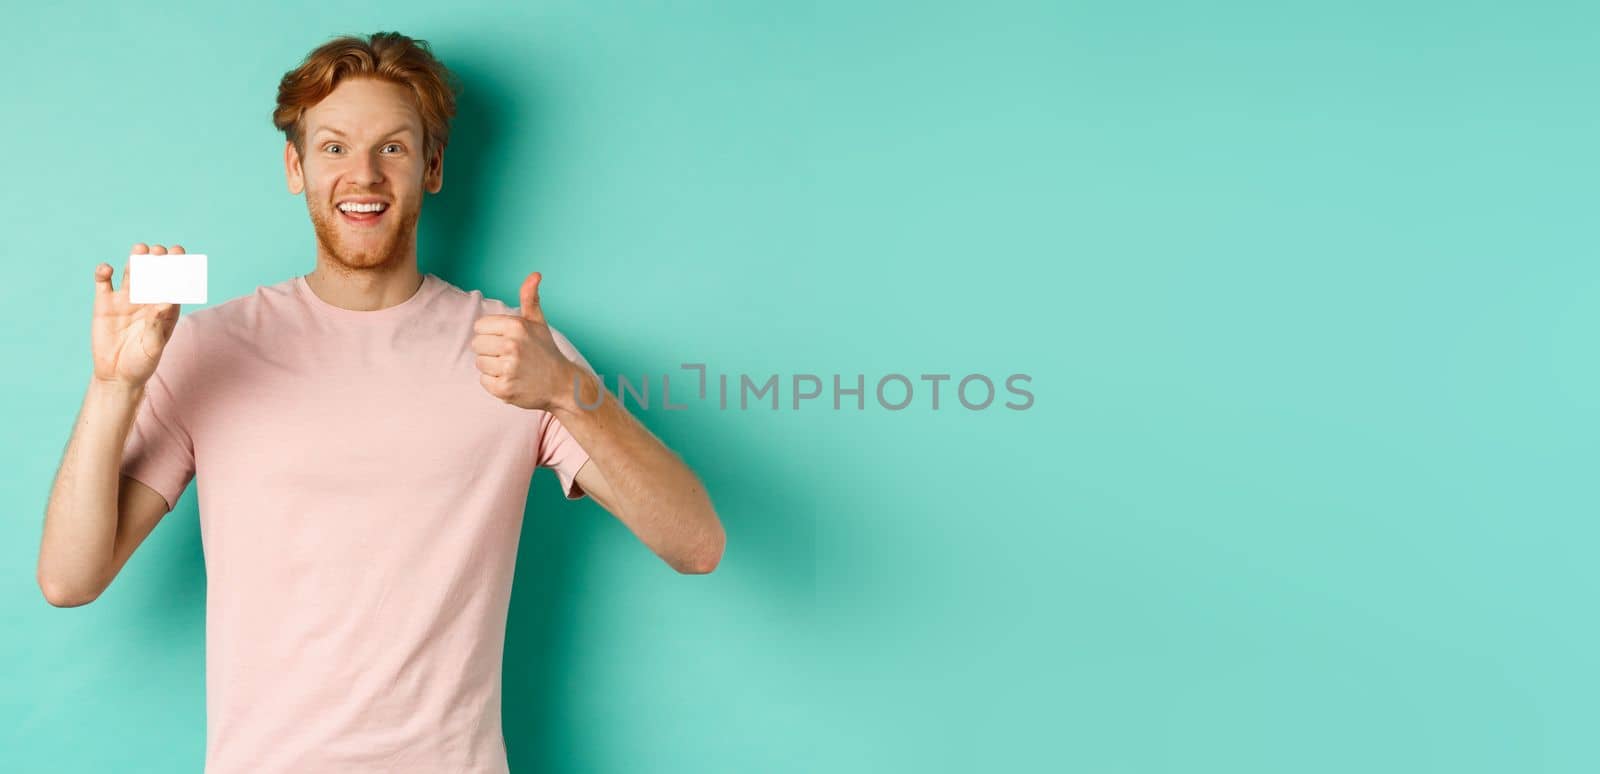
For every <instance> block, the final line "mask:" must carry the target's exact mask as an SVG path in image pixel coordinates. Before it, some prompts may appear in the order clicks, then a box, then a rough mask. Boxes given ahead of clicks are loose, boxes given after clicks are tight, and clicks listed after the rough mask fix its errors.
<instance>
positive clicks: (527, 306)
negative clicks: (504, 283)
mask: <svg viewBox="0 0 1600 774" xmlns="http://www.w3.org/2000/svg"><path fill="white" fill-rule="evenodd" d="M541 279H543V276H542V275H540V273H539V272H533V273H532V274H529V275H528V278H527V279H525V280H523V281H522V292H521V296H522V309H521V312H522V314H520V315H512V314H491V315H485V316H483V317H479V318H478V320H477V322H474V323H473V324H472V331H473V333H474V334H476V335H474V336H473V337H472V351H473V352H476V353H477V354H478V358H477V365H478V370H479V371H480V372H481V373H480V374H479V375H478V382H479V383H480V384H482V385H483V388H484V389H485V390H488V391H489V394H490V395H493V396H495V397H496V398H499V399H500V400H503V401H505V402H507V403H510V404H512V405H514V406H519V407H521V408H525V409H539V410H543V411H548V410H550V409H551V408H552V407H553V406H555V404H556V403H557V402H559V399H560V398H561V396H562V394H563V392H564V391H571V390H572V370H571V369H573V368H575V367H576V366H574V365H573V363H572V361H570V360H568V359H567V356H566V355H564V354H562V353H561V350H560V349H558V348H556V342H555V339H554V338H552V337H551V336H550V328H549V326H548V325H547V324H546V323H545V320H544V310H543V309H541V308H540V307H539V282H540V280H541Z"/></svg>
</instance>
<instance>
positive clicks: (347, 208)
mask: <svg viewBox="0 0 1600 774" xmlns="http://www.w3.org/2000/svg"><path fill="white" fill-rule="evenodd" d="M388 208H389V205H387V204H384V203H383V202H373V203H371V204H356V203H355V202H342V203H340V204H339V209H340V210H341V211H343V212H383V211H384V210H386V209H388Z"/></svg>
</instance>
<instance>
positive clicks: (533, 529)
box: [417, 46, 823, 772]
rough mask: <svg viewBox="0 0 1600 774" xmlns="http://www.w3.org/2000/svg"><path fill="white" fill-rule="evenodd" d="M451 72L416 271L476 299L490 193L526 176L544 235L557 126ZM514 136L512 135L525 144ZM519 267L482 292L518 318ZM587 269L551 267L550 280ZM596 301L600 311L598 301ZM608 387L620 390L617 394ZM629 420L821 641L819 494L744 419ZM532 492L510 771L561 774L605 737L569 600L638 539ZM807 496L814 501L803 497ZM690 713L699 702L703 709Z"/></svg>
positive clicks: (528, 102)
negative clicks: (700, 494)
mask: <svg viewBox="0 0 1600 774" xmlns="http://www.w3.org/2000/svg"><path fill="white" fill-rule="evenodd" d="M462 48H464V49H465V48H467V47H465V46H463V47H462ZM468 50H470V49H468ZM450 67H451V69H452V70H453V71H454V72H455V73H456V75H457V76H458V77H459V78H460V79H461V84H462V89H461V93H460V94H459V95H458V97H457V103H456V119H455V122H454V123H453V125H452V128H451V138H450V145H449V147H448V148H447V149H446V151H445V175H444V187H443V188H442V189H441V190H440V192H439V194H437V195H434V196H432V197H430V199H429V200H428V202H427V204H425V205H424V207H425V209H424V214H423V219H422V223H423V224H424V225H422V226H420V231H419V234H418V237H417V239H418V258H419V261H420V262H421V263H422V270H423V271H431V272H433V273H434V274H437V275H439V276H440V277H442V278H444V279H446V280H449V281H451V282H453V283H455V284H456V285H457V286H459V287H463V288H467V289H471V288H470V287H469V285H468V284H466V283H463V282H461V281H457V279H456V278H458V277H471V276H478V275H479V272H480V270H481V269H483V268H484V267H482V266H475V265H472V264H471V261H473V259H474V257H475V256H482V255H485V254H487V249H486V248H485V246H484V245H483V238H482V235H483V234H485V233H487V232H488V228H487V226H488V225H489V224H487V223H485V222H484V220H483V219H484V216H485V214H486V213H487V214H490V215H492V214H493V213H496V212H499V211H501V210H500V209H499V208H497V207H495V206H494V204H495V203H494V202H491V201H487V199H486V197H487V193H486V192H487V191H489V190H493V188H494V186H493V185H491V183H498V182H502V181H498V180H496V178H498V177H499V176H502V175H513V176H516V178H517V190H518V191H519V192H520V195H521V196H522V197H524V201H525V202H526V209H525V210H519V215H518V218H519V219H523V218H526V219H525V220H523V222H521V223H519V224H517V225H518V226H519V227H521V228H526V229H528V230H529V231H530V232H531V233H532V234H534V235H535V236H537V235H538V234H539V233H540V232H541V231H542V229H541V227H540V225H539V223H538V221H539V219H540V216H541V213H543V212H546V211H548V208H545V207H542V206H540V205H541V204H542V202H543V201H544V200H546V199H547V198H548V197H551V196H558V195H560V192H558V191H553V190H550V189H548V187H547V184H546V181H545V180H544V179H543V176H542V174H541V173H542V171H543V170H542V164H541V163H540V162H541V160H542V159H543V158H544V157H545V154H546V150H547V148H548V147H550V145H551V143H550V142H548V140H547V139H546V138H547V137H548V131H549V127H550V125H551V124H550V122H549V121H548V120H547V115H548V112H547V111H548V110H549V106H548V105H545V104H542V103H541V101H540V92H539V90H538V88H537V82H536V81H534V80H533V79H532V78H531V77H530V76H529V75H528V74H525V73H519V74H518V76H517V79H516V80H517V82H518V85H517V87H516V88H515V89H509V88H504V87H503V86H502V80H501V78H500V76H499V73H503V72H505V70H506V67H507V65H503V64H499V63H495V62H491V61H488V60H485V59H483V58H481V57H479V58H474V57H472V56H471V55H470V54H469V55H467V56H452V58H451V60H450ZM506 127H515V132H514V133H512V132H509V131H507V129H506ZM508 143H515V144H517V145H518V146H519V147H518V148H517V149H516V150H517V153H516V154H511V153H508V151H509V150H510V148H509V147H508V146H507V144H508ZM522 146H526V147H522ZM513 156H514V157H515V158H519V159H532V160H533V161H532V162H531V163H530V164H528V165H527V166H526V167H521V168H518V169H515V170H512V169H507V168H505V167H504V166H500V165H497V163H498V162H497V161H496V160H497V159H504V158H509V157H513ZM521 213H526V215H524V214H521ZM530 253H531V254H537V253H538V250H537V249H533V250H531V251H530ZM513 265H514V267H515V268H516V270H517V271H516V273H515V276H512V277H509V278H507V279H506V281H505V282H504V283H496V285H495V287H500V286H504V287H506V288H507V289H508V291H509V293H510V295H498V294H497V291H494V290H489V289H486V290H484V293H485V295H488V296H493V297H499V298H500V299H501V300H502V301H505V302H506V303H508V304H510V305H512V306H516V305H517V304H518V299H517V298H516V297H515V293H516V288H517V287H519V286H520V284H521V280H522V279H523V277H524V276H526V275H525V273H524V272H525V271H531V270H532V269H533V268H534V267H523V266H521V265H517V264H515V263H513ZM581 269H582V267H581V266H567V267H558V266H552V267H551V270H552V271H556V270H570V271H579V270H581ZM588 301H589V302H590V303H598V302H599V299H588ZM574 323H575V321H568V322H565V323H560V324H558V325H557V327H559V328H561V329H562V330H563V331H564V332H566V333H567V334H568V335H569V336H570V337H571V338H572V340H573V342H574V343H575V344H576V345H577V346H578V347H579V348H580V349H581V350H582V351H583V353H584V356H585V357H586V358H587V359H588V360H589V362H590V363H591V364H592V365H593V366H594V368H595V370H596V371H598V372H599V373H601V374H614V373H615V372H616V371H617V370H619V368H620V366H618V365H611V366H608V365H606V364H616V363H617V360H618V359H617V358H616V357H615V356H614V352H615V349H616V348H615V347H613V346H611V345H610V344H609V343H608V342H606V341H604V340H602V338H601V337H599V336H598V335H595V334H594V333H593V332H591V331H587V330H584V329H583V328H582V327H581V326H578V325H575V324H574ZM608 383H609V384H610V385H611V386H612V387H614V386H615V382H614V381H609V382H608ZM631 410H633V411H634V415H635V416H638V417H640V418H641V419H642V420H645V422H646V424H648V425H650V426H651V429H652V431H653V432H655V433H656V435H657V436H658V437H660V438H661V440H662V442H663V443H665V444H667V445H668V446H669V447H671V448H672V449H674V450H675V451H677V452H678V453H679V454H680V455H682V456H683V457H684V459H685V460H687V461H689V464H690V466H691V467H692V468H694V469H695V472H696V473H697V474H698V475H699V476H700V478H701V479H702V481H703V482H704V483H705V485H706V487H707V488H708V490H710V492H711V495H712V498H713V502H714V504H715V505H716V507H717V510H718V515H719V516H720V517H721V519H722V521H723V526H724V528H725V529H726V530H727V532H728V544H729V549H728V555H733V554H742V555H743V556H746V557H750V558H749V559H746V560H743V561H741V562H740V563H739V564H740V565H741V566H744V567H747V568H749V567H762V568H765V569H764V570H763V571H762V572H761V573H760V574H759V575H758V576H752V577H745V578H741V579H740V583H741V584H748V585H749V586H750V587H751V588H750V589H749V592H748V593H749V595H753V596H756V597H760V598H762V599H763V600H765V602H763V603H761V604H764V605H772V606H777V607H780V608H782V609H783V610H784V611H785V612H786V613H790V614H792V616H793V620H794V621H795V622H796V627H797V629H803V630H805V631H811V630H812V628H811V626H810V624H811V617H812V613H813V609H814V607H815V601H816V600H815V583H814V573H815V564H814V561H813V559H814V545H815V541H814V538H815V536H814V534H813V531H812V530H813V527H814V524H815V518H814V513H813V511H814V508H815V507H816V504H817V501H818V500H820V499H823V498H819V497H817V496H816V495H815V494H814V492H815V490H814V489H812V485H811V484H804V483H803V482H790V481H787V480H785V479H784V478H783V476H782V472H781V471H765V472H763V471H754V470H752V469H751V467H752V466H751V465H750V462H751V461H753V460H760V459H767V458H770V457H771V455H763V454H761V453H760V438H759V437H758V436H759V433H758V432H757V428H755V427H754V426H748V425H744V424H740V423H739V419H738V416H739V415H738V414H736V413H735V414H726V413H724V414H715V413H713V414H709V415H708V414H706V413H704V412H703V411H702V412H695V411H683V412H678V413H674V414H671V415H665V416H663V415H660V414H657V415H655V416H652V417H645V416H643V415H641V413H640V412H639V411H638V410H637V407H632V408H631ZM719 425H720V426H719ZM533 480H534V481H542V482H543V483H540V484H537V485H533V484H532V483H531V482H530V486H531V487H532V488H531V491H530V492H529V496H528V502H527V505H526V507H525V509H524V512H523V521H522V529H521V532H520V536H519V540H518V550H517V562H516V576H515V582H514V586H513V589H512V594H511V608H510V613H509V619H508V622H507V632H506V653H507V654H508V655H507V656H506V657H505V660H504V691H503V696H502V719H503V727H504V729H503V730H504V735H505V739H506V747H507V748H508V753H509V756H510V760H511V765H512V770H514V771H515V770H523V769H526V770H530V771H549V772H555V771H563V770H566V769H568V768H572V767H574V766H575V765H576V764H577V762H578V761H581V760H583V758H584V756H583V755H582V753H581V750H574V747H575V746H576V745H577V744H578V743H579V742H577V741H576V740H580V739H583V738H588V737H591V736H592V735H594V734H597V733H600V732H601V730H600V729H583V728H579V727H575V726H574V725H573V721H572V720H570V719H569V718H570V716H571V715H572V713H571V712H570V711H569V708H567V707H565V706H563V703H562V702H563V701H564V699H563V696H564V695H565V694H566V692H567V690H568V688H567V687H566V686H567V679H568V677H569V676H570V675H572V674H573V671H574V670H575V669H576V664H577V662H578V661H579V660H581V659H582V658H583V654H579V653H576V652H575V650H574V648H572V647H571V632H570V630H569V628H570V627H571V626H572V625H573V622H574V621H576V620H577V619H578V617H579V616H581V615H583V614H584V612H583V611H580V610H578V609H577V608H576V606H575V605H574V604H573V601H572V596H573V594H572V591H571V590H572V589H574V588H576V587H578V586H580V585H582V584H581V578H582V575H581V574H582V573H583V572H584V567H585V565H586V563H585V562H583V561H582V557H583V556H584V555H586V553H587V552H588V547H589V546H590V545H592V544H593V543H594V542H596V541H597V540H599V539H601V536H602V535H604V536H606V537H605V538H604V539H606V540H610V539H613V537H612V536H615V535H619V534H620V535H629V536H631V534H632V533H630V532H626V531H621V532H618V531H616V530H614V529H611V528H610V527H611V525H608V524H606V523H604V522H601V521H596V520H595V519H604V518H611V517H610V516H609V514H607V513H606V511H605V510H604V509H602V508H601V507H600V506H599V505H597V504H596V503H595V502H594V501H593V500H591V499H584V500H581V501H578V502H572V501H568V500H567V499H566V498H565V497H564V496H563V494H562V492H561V490H560V486H559V483H558V481H557V479H556V477H555V475H554V473H553V472H552V471H548V470H545V471H543V472H539V473H537V474H536V475H535V476H534V479H533ZM812 483H813V484H814V483H815V482H812ZM803 492H811V493H813V494H812V495H811V496H805V495H802V494H801V493H803ZM743 493H750V494H749V495H748V496H746V495H745V494H743ZM741 513H752V514H759V515H760V519H759V522H756V523H752V524H751V525H750V526H751V528H752V529H753V531H752V532H751V533H749V534H747V533H745V532H743V531H741V530H740V528H739V526H740V525H739V523H738V518H737V517H738V515H739V514H741ZM634 540H635V542H634V544H633V545H632V546H630V547H631V548H633V549H635V550H637V552H638V554H639V557H640V561H641V562H648V563H652V564H655V565H657V566H658V569H659V570H660V572H661V575H660V576H659V577H660V579H661V582H663V583H670V582H703V581H701V580H699V579H696V578H693V577H691V576H680V575H678V574H677V573H676V572H675V571H673V570H671V569H670V567H668V566H667V565H666V564H665V562H663V561H662V560H661V559H660V558H659V557H657V556H655V555H654V554H653V553H652V552H651V551H650V549H649V548H648V547H647V546H645V545H644V544H643V543H642V542H638V541H637V539H636V538H634ZM717 573H719V574H721V576H722V577H726V573H727V570H726V568H725V567H724V568H719V569H718V570H717ZM686 700H693V701H700V700H702V697H688V698H687V699H686Z"/></svg>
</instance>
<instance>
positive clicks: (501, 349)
mask: <svg viewBox="0 0 1600 774" xmlns="http://www.w3.org/2000/svg"><path fill="white" fill-rule="evenodd" d="M516 347H517V345H516V343H515V342H513V341H511V339H508V338H506V337H504V336H496V335H495V334H492V333H480V334H478V335H477V336H473V337H472V351H473V352H476V353H477V354H480V355H489V356H491V357H499V356H501V355H509V354H511V351H512V350H514V349H516Z"/></svg>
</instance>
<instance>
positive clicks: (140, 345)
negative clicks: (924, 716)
mask: <svg viewBox="0 0 1600 774" xmlns="http://www.w3.org/2000/svg"><path fill="white" fill-rule="evenodd" d="M451 78H452V76H451V75H450V74H449V72H448V71H447V70H446V69H445V68H444V67H443V66H442V65H441V64H439V63H438V62H437V61H436V60H435V59H434V57H433V55H432V54H431V52H430V51H429V49H428V46H427V43H426V42H425V41H414V40H412V39H410V38H407V37H405V36H402V35H398V34H395V33H379V34H376V35H372V36H368V37H367V38H366V39H362V38H355V37H343V38H337V39H335V40H333V41H331V42H329V43H327V44H326V45H323V46H322V47H320V48H318V49H317V50H315V51H313V52H312V53H311V54H310V55H309V56H308V57H307V58H306V60H305V62H303V63H302V64H301V65H300V66H299V67H298V68H297V69H296V70H293V71H291V72H289V73H288V74H286V75H285V76H284V78H283V81H282V83H281V84H280V88H279V95H278V108H277V111H276V112H275V113H274V121H275V123H276V125H277V126H278V128H280V129H282V130H283V131H284V133H285V136H286V140H287V141H286V143H285V147H284V167H285V173H286V176H287V180H288V186H289V190H290V192H291V193H294V194H301V193H303V194H304V195H305V198H306V207H307V209H308V210H309V212H310V216H311V222H312V225H313V230H314V232H315V235H316V242H317V263H316V267H315V269H314V270H312V271H311V272H310V273H309V274H305V275H301V276H296V277H294V278H293V279H289V280H286V281H283V282H279V283H277V284H275V285H270V286H265V287H258V288H257V289H256V291H255V292H254V293H253V294H251V295H249V296H243V297H240V298H236V299H232V300H230V301H228V302H226V303H223V304H220V305H217V306H214V307H211V308H207V309H202V310H198V311H196V312H194V313H192V314H190V315H188V316H184V317H180V316H179V308H178V305H175V304H145V305H135V304H130V303H129V302H128V289H127V282H128V269H127V267H126V266H125V267H124V269H123V274H122V286H121V287H119V288H115V289H113V288H112V285H111V274H112V268H111V266H109V265H108V264H104V263H102V264H99V265H98V266H96V267H95V286H96V289H95V301H94V319H93V336H92V339H93V350H94V375H93V378H92V379H91V380H90V385H89V389H88V393H87V395H86V397H85V399H84V404H83V407H82V411H81V413H80V416H79V421H78V422H77V424H76V426H75V428H74V430H73V434H72V439H71V441H70V442H69V444H68V448H67V452H66V454H65V456H64V459H63V460H62V464H61V468H60V470H59V471H58V473H57V476H56V480H55V484H54V487H53V489H52V492H51V497H50V503H49V506H48V510H47V513H46V520H45V528H44V537H43V541H42V545H41V547H40V554H39V568H38V581H39V585H40V587H41V589H42V590H43V591H44V594H45V596H46V598H47V599H48V600H49V601H50V602H51V603H52V604H55V605H58V606H74V605H82V604H86V603H88V602H90V601H92V600H94V599H95V598H96V597H97V596H98V595H99V594H100V593H101V592H102V591H103V590H104V589H105V588H106V587H107V585H109V584H110V582H111V580H112V579H113V578H114V577H115V576H116V575H117V573H118V572H119V571H120V569H121V568H122V567H123V566H124V564H125V563H126V562H127V561H128V558H129V555H130V554H131V553H132V552H133V551H134V549H135V548H136V547H137V546H138V545H139V544H140V542H141V541H142V540H143V539H144V538H145V537H146V536H147V535H148V534H149V533H150V531H151V530H152V529H153V528H154V526H155V524H156V522H157V521H159V520H160V518H161V517H162V516H163V515H164V514H166V513H167V512H168V511H170V510H171V508H172V506H173V505H174V504H175V503H176V502H177V500H178V498H179V497H180V496H181V495H182V493H183V491H184V489H185V488H186V487H187V485H188V483H189V481H190V480H191V479H195V480H197V481H199V482H200V484H199V486H198V498H199V509H200V527H201V536H202V540H203V544H204V552H205V564H206V580H207V592H208V593H207V599H206V608H207V609H206V624H207V626H206V670H207V679H206V707H207V715H206V717H207V730H206V766H205V771H206V772H208V774H233V773H234V772H251V773H252V774H271V773H272V772H297V773H300V774H305V773H307V772H341V773H342V774H356V773H359V772H388V773H392V772H430V773H437V772H455V773H459V772H505V771H506V770H507V764H506V753H505V747H504V741H503V736H502V733H501V726H500V690H501V657H502V652H503V645H504V637H505V624H506V612H507V605H508V601H509V598H510V591H511V581H512V569H513V566H514V563H515V562H514V560H515V555H516V547H517V539H518V536H519V534H520V526H521V517H522V510H523V508H524V506H525V504H526V501H527V493H528V484H529V481H530V478H531V476H532V474H533V472H534V469H535V468H536V467H549V468H552V469H554V471H555V473H556V475H557V477H558V480H559V482H560V485H561V487H562V489H563V491H564V492H565V493H566V497H567V498H568V499H578V498H581V497H583V496H584V495H585V494H587V495H588V496H590V497H592V498H594V499H595V501H597V502H598V503H599V504H600V505H601V506H603V507H604V508H605V509H606V510H607V511H608V512H610V513H611V514H613V515H614V516H616V517H617V518H619V519H621V520H622V521H623V522H625V523H626V524H627V526H628V527H629V529H631V530H632V531H633V533H634V534H635V535H637V536H638V537H639V538H640V539H641V540H642V541H643V542H644V543H645V544H647V545H648V546H649V548H650V549H651V550H653V551H654V552H655V553H656V554H658V555H659V556H660V557H661V558H662V559H664V560H665V561H666V562H668V563H669V564H670V565H671V566H672V567H673V568H674V569H676V570H678V571H679V572H682V573H707V572H710V571H712V569H713V568H714V567H715V566H716V565H717V563H718V562H719V560H720V557H721V554H722V551H723V545H724V542H725V538H724V533H723V529H722V526H721V523H720V521H719V520H718V518H717V515H716V513H715V511H714V510H713V508H712V504H711V501H710V499H709V497H708V496H707V494H706V492H705V490H704V488H703V487H702V486H701V485H700V482H699V481H698V479H697V478H696V476H695V475H694V473H693V472H691V471H690V470H689V469H688V468H687V467H686V466H685V465H684V464H683V463H682V462H681V461H680V460H679V459H678V458H677V457H676V456H675V455H674V454H673V453H672V452H671V451H670V450H669V449H667V448H666V447H665V446H663V445H662V444H661V442H660V441H659V440H657V439H656V438H655V436H653V435H652V434H651V433H650V432H649V431H648V430H646V429H645V428H644V427H643V426H642V425H640V424H639V423H638V421H637V420H635V419H634V418H633V417H632V416H630V415H629V414H628V412H627V411H626V409H624V408H623V407H622V406H621V405H620V404H619V403H618V401H617V400H616V399H615V396H612V395H608V394H607V393H606V392H605V390H604V385H603V383H601V382H600V381H599V379H598V376H597V375H596V374H595V373H594V371H593V369H592V368H590V367H589V364H588V362H587V361H586V360H585V359H584V358H583V357H582V355H580V354H579V352H578V351H577V349H576V348H574V347H573V345H572V343H571V342H569V341H568V340H567V338H566V337H565V336H563V335H562V334H561V333H560V332H559V331H557V330H556V329H555V328H554V327H552V326H550V325H549V324H548V323H547V322H546V320H545V317H544V314H543V312H542V311H541V310H540V307H539V293H540V289H541V288H540V283H541V274H540V273H539V272H533V273H532V274H530V275H529V276H528V278H527V280H526V281H525V282H524V283H523V285H522V289H521V302H522V303H521V306H520V307H518V308H515V309H513V308H510V307H508V306H506V305H505V304H503V303H501V302H499V301H497V300H495V299H492V298H486V297H484V296H483V294H482V293H481V292H479V291H476V290H474V291H471V292H468V291H464V290H462V289H460V288H458V287H455V286H454V285H451V284H450V283H448V282H446V281H444V280H442V279H440V278H438V277H436V276H434V275H432V274H421V273H419V271H418V268H417V255H416V225H417V222H418V219H419V217H420V214H421V208H422V199H423V192H424V191H427V192H429V193H437V192H438V191H439V190H440V188H441V186H442V184H443V178H444V148H445V145H446V142H447V139H448V131H449V120H450V118H451V117H452V116H453V114H454V96H453V93H452V91H453V89H452V88H451V87H450V86H448V85H447V84H448V83H449V82H450V81H451ZM133 251H134V252H136V253H146V252H148V253H153V254H156V255H164V254H166V253H167V250H166V249H165V247H164V246H163V245H159V244H157V245H152V246H148V247H147V246H146V245H144V244H142V243H141V244H135V245H134V246H133ZM172 252H173V253H182V252H183V248H182V246H179V245H174V246H173V247H172ZM597 401H598V405H596V403H597Z"/></svg>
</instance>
